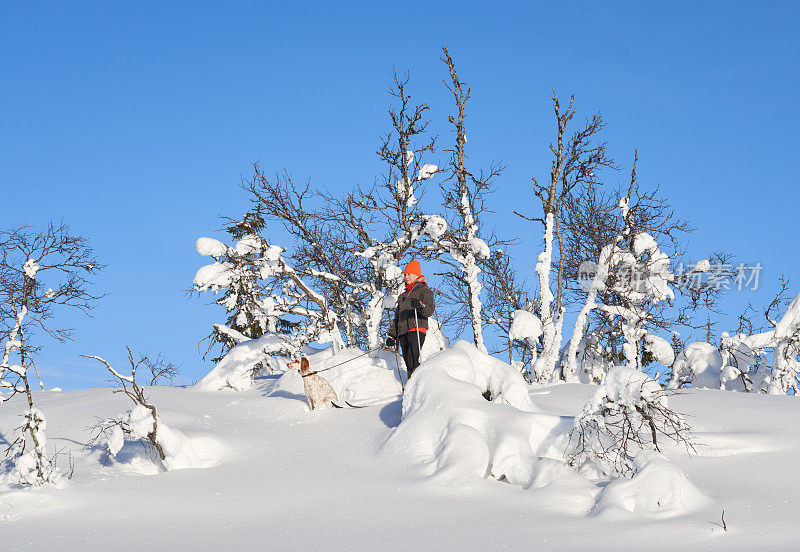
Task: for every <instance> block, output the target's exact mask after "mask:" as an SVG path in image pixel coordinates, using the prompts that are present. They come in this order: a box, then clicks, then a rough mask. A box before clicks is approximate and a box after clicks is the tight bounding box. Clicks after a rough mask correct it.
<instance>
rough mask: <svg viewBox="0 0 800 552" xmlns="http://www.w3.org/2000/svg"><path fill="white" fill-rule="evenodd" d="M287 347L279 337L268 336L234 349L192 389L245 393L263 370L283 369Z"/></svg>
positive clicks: (239, 345)
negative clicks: (265, 368) (228, 389)
mask: <svg viewBox="0 0 800 552" xmlns="http://www.w3.org/2000/svg"><path fill="white" fill-rule="evenodd" d="M288 353H291V350H290V345H289V344H288V343H287V342H286V341H285V340H284V338H283V337H282V336H281V335H280V334H274V333H268V334H264V335H263V336H261V337H260V338H258V339H251V340H249V341H245V342H244V343H239V344H238V345H236V346H235V347H233V348H232V349H231V350H230V351H228V353H227V354H226V355H225V356H224V357H223V358H222V360H220V361H219V363H218V364H217V365H216V366H215V367H214V369H213V370H211V371H210V372H209V373H208V374H206V376H205V377H204V378H203V379H201V380H200V381H198V382H197V383H196V384H195V385H194V388H195V389H197V390H198V391H219V390H221V389H227V388H230V389H233V390H235V391H245V390H247V389H250V388H251V387H253V377H254V376H255V375H256V374H257V373H258V372H259V371H260V370H261V368H262V367H268V368H270V369H271V371H272V372H280V371H285V370H286V365H287V363H288V362H289V358H287V357H285V356H277V355H286V354H288Z"/></svg>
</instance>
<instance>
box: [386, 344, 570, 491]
mask: <svg viewBox="0 0 800 552" xmlns="http://www.w3.org/2000/svg"><path fill="white" fill-rule="evenodd" d="M484 393H486V394H487V395H488V396H489V397H490V400H488V401H487V400H486V398H485V397H484ZM536 411H537V408H536V406H535V405H534V404H533V403H532V401H531V399H530V395H529V393H528V386H527V384H526V382H525V380H524V379H523V378H522V376H521V375H520V374H519V372H517V371H516V370H515V369H514V368H512V367H511V366H510V365H509V364H506V363H505V362H502V361H500V360H498V359H495V358H493V357H491V356H489V355H487V354H485V353H482V352H481V351H479V350H478V349H477V348H476V347H475V346H474V345H472V344H470V343H467V342H465V341H459V342H457V343H456V344H455V346H454V347H453V348H452V349H448V350H445V351H442V352H439V353H437V354H435V355H433V356H432V357H431V358H430V359H428V360H427V361H425V362H423V363H422V364H421V365H420V367H419V368H418V369H417V370H416V371H415V372H414V377H413V378H411V379H410V381H409V383H408V385H407V386H406V390H405V395H404V397H403V412H402V422H401V423H400V425H399V426H398V427H397V428H396V429H395V431H394V432H393V433H392V434H391V435H390V436H389V438H388V439H387V441H386V442H385V443H384V445H383V447H382V449H381V450H382V453H383V454H388V455H391V456H394V457H397V458H398V460H399V461H400V462H401V463H408V464H409V465H411V466H421V468H422V472H423V474H424V475H435V476H437V478H444V479H447V480H450V479H458V480H464V479H466V480H470V479H474V478H485V477H487V476H489V475H493V476H494V477H496V478H498V479H501V478H502V479H505V480H507V481H508V482H510V483H512V484H515V485H522V486H530V485H531V484H532V483H533V481H534V480H535V479H536V465H537V462H538V460H539V458H540V457H549V458H554V459H556V460H562V461H563V457H562V448H563V447H562V438H563V436H564V435H565V434H566V433H567V432H568V431H569V427H570V422H571V419H568V418H562V417H560V416H550V415H545V414H539V413H537V412H536Z"/></svg>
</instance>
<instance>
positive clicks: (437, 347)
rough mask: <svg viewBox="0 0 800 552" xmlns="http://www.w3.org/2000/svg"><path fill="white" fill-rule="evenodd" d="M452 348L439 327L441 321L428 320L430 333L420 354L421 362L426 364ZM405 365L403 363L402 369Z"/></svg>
mask: <svg viewBox="0 0 800 552" xmlns="http://www.w3.org/2000/svg"><path fill="white" fill-rule="evenodd" d="M449 347H450V341H449V340H448V339H447V336H445V335H444V334H443V333H442V329H441V327H440V326H439V321H438V320H436V319H435V318H428V333H427V334H426V336H425V343H423V344H422V350H421V351H420V353H419V361H420V362H425V361H426V360H427V359H429V358H430V357H431V355H434V354H436V353H438V352H439V351H443V350H445V349H448V348H449ZM404 366H405V365H404V364H403V363H401V367H404Z"/></svg>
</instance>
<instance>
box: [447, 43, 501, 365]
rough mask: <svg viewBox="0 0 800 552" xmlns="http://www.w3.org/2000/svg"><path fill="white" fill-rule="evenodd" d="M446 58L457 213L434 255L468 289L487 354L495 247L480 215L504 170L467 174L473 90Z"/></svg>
mask: <svg viewBox="0 0 800 552" xmlns="http://www.w3.org/2000/svg"><path fill="white" fill-rule="evenodd" d="M442 52H443V54H444V56H443V57H442V61H443V62H444V63H445V64H446V65H447V68H448V71H449V74H450V79H449V81H445V85H446V86H447V89H448V90H449V91H450V93H451V94H452V95H453V99H454V101H455V104H456V114H455V115H450V116H449V117H448V121H449V122H450V124H451V125H453V129H454V130H455V136H456V143H455V147H453V148H452V149H449V150H448V152H449V153H450V163H449V165H450V176H449V177H448V178H447V179H446V180H445V181H444V182H443V183H442V191H443V193H444V204H445V207H446V208H447V209H449V210H450V211H452V212H454V213H455V214H456V216H455V217H454V220H455V221H456V223H455V224H453V225H451V228H450V231H449V232H447V233H446V234H445V235H443V236H441V237H437V238H435V239H434V240H433V241H434V244H435V248H434V249H433V250H435V251H438V252H439V253H444V255H445V256H444V257H441V256H440V257H439V260H440V261H441V262H443V263H445V264H447V265H449V266H451V267H452V268H453V269H454V270H453V271H451V272H449V273H448V276H449V279H450V280H451V281H452V282H454V283H455V285H456V286H459V287H461V288H463V289H464V290H465V291H466V293H465V295H466V301H467V309H468V312H469V316H470V325H471V327H472V336H473V339H474V341H475V346H476V347H478V349H479V350H480V351H482V352H484V353H485V352H487V349H486V343H485V342H484V337H483V318H482V316H481V310H482V308H483V304H482V303H481V289H482V284H481V281H480V278H479V275H480V272H481V269H480V264H481V262H484V261H486V260H488V259H489V257H490V255H491V253H490V249H489V246H488V245H487V244H486V242H485V241H484V240H483V239H481V238H480V237H479V236H478V234H479V230H480V223H479V215H480V211H481V210H482V209H483V198H484V196H485V195H486V194H487V193H488V192H489V191H490V190H491V185H492V181H493V180H494V179H495V178H496V177H497V176H498V175H500V173H501V172H502V167H501V166H500V165H492V166H491V167H490V169H489V170H488V171H486V172H484V171H483V170H481V171H480V172H474V171H471V170H469V169H467V166H466V160H467V154H466V152H465V146H466V143H467V131H466V123H465V119H466V115H467V111H466V109H467V102H468V101H469V97H470V93H471V92H472V89H471V88H467V89H466V90H464V85H465V83H464V82H462V81H461V79H460V78H459V76H458V73H457V72H456V67H455V63H454V62H453V58H452V57H451V56H450V52H449V51H448V49H447V46H445V47H443V48H442Z"/></svg>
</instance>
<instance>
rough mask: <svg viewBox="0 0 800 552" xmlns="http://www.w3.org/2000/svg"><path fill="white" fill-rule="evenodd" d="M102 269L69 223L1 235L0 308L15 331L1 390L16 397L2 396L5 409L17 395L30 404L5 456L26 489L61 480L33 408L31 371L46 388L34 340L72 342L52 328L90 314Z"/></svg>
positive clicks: (1, 370) (1, 368)
mask: <svg viewBox="0 0 800 552" xmlns="http://www.w3.org/2000/svg"><path fill="white" fill-rule="evenodd" d="M101 268H103V266H102V265H100V264H99V262H98V261H97V259H96V258H95V257H94V255H93V252H92V249H91V248H90V247H89V246H88V241H87V240H86V238H83V237H81V236H75V235H73V234H72V233H71V232H70V230H69V227H67V226H66V225H65V224H64V223H61V224H58V225H56V224H52V223H51V224H50V225H49V226H48V228H47V229H46V230H45V231H43V232H38V231H35V230H33V229H31V228H30V227H27V226H22V227H18V228H14V229H11V230H4V231H2V232H0V276H2V279H0V305H2V309H3V310H2V313H3V315H4V323H5V324H6V325H7V326H9V327H10V328H11V329H10V331H9V332H8V334H7V340H6V345H5V349H4V353H3V359H2V363H1V364H0V388H3V389H6V390H9V391H10V392H11V393H10V394H8V395H0V403H1V402H5V401H8V400H9V399H11V398H12V397H14V396H15V395H17V394H22V395H24V397H25V399H26V400H27V410H26V411H25V412H24V414H23V420H24V421H23V424H22V425H21V426H20V428H19V430H20V431H19V436H18V437H17V439H16V440H14V442H12V443H11V445H10V446H9V447H8V449H7V451H6V458H8V459H10V461H11V462H12V463H13V464H14V466H15V469H16V470H17V471H18V472H19V476H20V482H21V483H23V484H42V483H47V482H54V481H56V480H57V479H58V478H60V477H61V475H60V473H59V472H58V470H57V469H56V467H55V465H54V463H53V462H51V460H50V459H48V458H47V456H46V451H45V445H46V435H45V427H46V423H47V422H46V419H45V416H44V414H43V413H42V412H41V411H40V410H38V409H37V408H36V406H35V404H34V399H33V393H32V385H31V381H30V375H31V369H33V371H34V372H35V373H36V375H37V379H38V384H39V386H40V387H41V388H42V389H43V388H44V385H43V384H42V381H41V378H39V377H38V370H36V364H35V356H36V354H37V353H38V352H39V351H40V349H41V346H37V345H34V344H33V341H32V337H33V336H35V335H36V331H37V330H38V331H41V332H43V333H45V334H47V335H49V336H51V337H52V338H54V339H56V340H59V341H63V340H66V339H69V338H70V337H71V335H72V330H70V329H67V328H60V327H57V326H55V325H54V324H53V322H52V320H53V317H54V314H55V312H56V309H58V308H60V307H71V308H75V309H78V310H80V311H83V312H85V313H87V314H88V313H89V311H90V310H91V309H92V308H93V307H94V304H95V302H96V300H97V299H99V298H100V296H99V295H95V294H93V293H92V292H91V291H90V290H89V288H90V285H91V281H90V279H89V276H90V275H92V274H94V273H95V272H96V271H97V270H100V269H101ZM29 441H30V443H31V444H32V446H31V447H29V446H28V442H29ZM29 449H30V450H29Z"/></svg>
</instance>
